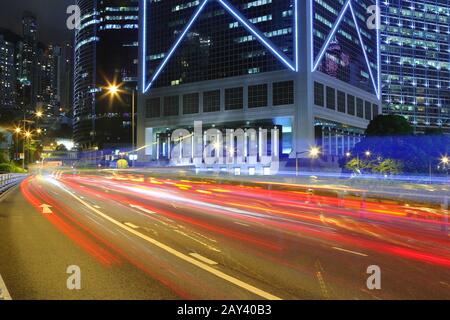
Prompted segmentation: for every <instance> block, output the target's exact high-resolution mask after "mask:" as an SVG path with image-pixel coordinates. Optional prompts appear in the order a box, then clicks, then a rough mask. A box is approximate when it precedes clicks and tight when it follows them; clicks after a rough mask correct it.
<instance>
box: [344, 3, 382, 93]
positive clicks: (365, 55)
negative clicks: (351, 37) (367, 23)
mask: <svg viewBox="0 0 450 320" xmlns="http://www.w3.org/2000/svg"><path fill="white" fill-rule="evenodd" d="M350 11H351V12H352V16H353V21H354V22H355V26H356V31H357V32H358V37H359V42H360V43H361V48H362V51H363V53H364V58H365V59H366V64H367V68H368V69H369V74H370V78H371V79H372V84H373V88H374V90H375V93H376V95H377V97H378V88H377V85H376V83H375V78H374V77H373V72H372V68H371V67H370V61H369V58H368V57H367V52H366V48H365V46H364V42H363V39H362V36H361V32H360V31H359V25H358V21H357V20H356V16H355V12H354V11H353V6H352V4H351V3H350Z"/></svg>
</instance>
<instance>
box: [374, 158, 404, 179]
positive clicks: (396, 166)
mask: <svg viewBox="0 0 450 320" xmlns="http://www.w3.org/2000/svg"><path fill="white" fill-rule="evenodd" d="M401 172H402V164H401V163H400V161H395V160H393V159H384V160H381V161H379V162H378V163H377V164H375V165H374V166H373V167H372V173H375V174H382V175H396V174H400V173H401Z"/></svg>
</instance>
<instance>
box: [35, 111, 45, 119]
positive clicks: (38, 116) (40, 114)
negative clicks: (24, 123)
mask: <svg viewBox="0 0 450 320" xmlns="http://www.w3.org/2000/svg"><path fill="white" fill-rule="evenodd" d="M43 115H44V113H43V112H42V111H36V118H42V116H43Z"/></svg>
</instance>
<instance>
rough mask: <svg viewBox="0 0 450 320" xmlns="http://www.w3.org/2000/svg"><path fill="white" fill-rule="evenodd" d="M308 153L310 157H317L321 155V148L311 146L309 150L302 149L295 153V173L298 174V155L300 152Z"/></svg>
mask: <svg viewBox="0 0 450 320" xmlns="http://www.w3.org/2000/svg"><path fill="white" fill-rule="evenodd" d="M305 153H307V154H308V156H309V158H311V159H315V158H317V157H318V156H319V155H320V148H319V147H314V146H313V147H310V148H309V150H307V151H301V152H296V153H295V175H296V176H298V156H299V155H300V154H305Z"/></svg>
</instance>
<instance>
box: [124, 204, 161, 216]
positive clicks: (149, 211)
mask: <svg viewBox="0 0 450 320" xmlns="http://www.w3.org/2000/svg"><path fill="white" fill-rule="evenodd" d="M130 207H132V208H134V209H139V210H141V211H144V212H146V213H148V214H156V212H155V211H151V210H148V209H145V208H143V207H141V206H137V205H134V204H131V203H130Z"/></svg>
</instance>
